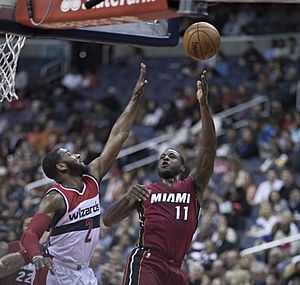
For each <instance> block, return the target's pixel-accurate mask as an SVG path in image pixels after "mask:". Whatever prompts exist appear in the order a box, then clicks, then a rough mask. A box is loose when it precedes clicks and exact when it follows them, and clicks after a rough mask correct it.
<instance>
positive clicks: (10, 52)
mask: <svg viewBox="0 0 300 285" xmlns="http://www.w3.org/2000/svg"><path fill="white" fill-rule="evenodd" d="M25 39H26V37H25V36H22V35H14V34H5V42H4V43H1V44H0V80H1V82H0V102H2V101H3V100H4V99H6V100H7V101H9V102H11V101H12V100H13V99H16V100H17V99H18V96H17V94H16V92H15V76H16V70H17V63H18V59H19V55H20V51H21V49H22V47H23V46H24V43H25Z"/></svg>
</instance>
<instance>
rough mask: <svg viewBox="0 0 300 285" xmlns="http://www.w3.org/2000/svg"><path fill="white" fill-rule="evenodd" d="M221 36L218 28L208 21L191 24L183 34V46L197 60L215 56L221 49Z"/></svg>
mask: <svg viewBox="0 0 300 285" xmlns="http://www.w3.org/2000/svg"><path fill="white" fill-rule="evenodd" d="M220 44H221V38H220V34H219V32H218V30H217V29H216V28H215V27H214V26H213V25H211V24H209V23H206V22H198V23H194V24H192V25H190V26H189V27H188V28H187V29H186V31H185V32H184V35H183V48H184V50H185V51H186V52H187V53H188V55H189V56H191V57H192V58H194V59H196V60H206V59H209V58H211V57H213V56H214V55H215V54H216V53H217V52H218V50H219V48H220Z"/></svg>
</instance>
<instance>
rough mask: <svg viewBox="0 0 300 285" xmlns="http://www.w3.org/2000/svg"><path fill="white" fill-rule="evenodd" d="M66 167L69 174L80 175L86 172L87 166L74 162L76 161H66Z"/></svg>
mask: <svg viewBox="0 0 300 285" xmlns="http://www.w3.org/2000/svg"><path fill="white" fill-rule="evenodd" d="M66 164H67V166H68V169H69V173H70V175H74V176H77V175H80V176H82V175H83V174H85V173H87V172H88V166H87V165H85V164H82V163H76V162H73V161H72V162H71V161H68V162H66Z"/></svg>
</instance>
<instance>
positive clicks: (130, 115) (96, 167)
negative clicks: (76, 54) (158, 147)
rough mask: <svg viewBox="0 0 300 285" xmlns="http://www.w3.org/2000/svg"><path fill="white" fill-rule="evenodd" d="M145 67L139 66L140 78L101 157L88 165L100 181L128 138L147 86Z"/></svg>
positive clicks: (143, 65)
mask: <svg viewBox="0 0 300 285" xmlns="http://www.w3.org/2000/svg"><path fill="white" fill-rule="evenodd" d="M145 77H146V65H145V64H143V63H142V64H141V69H140V76H139V78H138V80H137V83H136V86H135V88H134V91H133V94H132V97H131V99H130V101H129V103H128V105H127V106H126V108H125V110H124V112H123V113H122V114H121V116H120V117H119V118H118V120H117V121H116V122H115V124H114V126H113V128H112V130H111V132H110V135H109V138H108V140H107V142H106V144H105V147H104V149H103V151H102V153H101V155H100V156H99V157H98V158H96V159H95V160H93V161H92V162H91V163H90V164H89V170H90V173H91V174H92V175H93V176H95V177H96V178H97V179H98V181H101V180H102V178H103V177H104V175H105V174H106V173H107V172H108V171H109V170H110V169H111V167H112V165H113V163H114V162H115V160H116V158H117V155H118V154H119V152H120V150H121V147H122V145H123V143H124V142H125V140H126V139H127V138H128V136H129V132H130V129H131V127H132V125H133V123H134V121H135V118H136V116H137V114H138V111H139V107H140V105H141V98H142V95H143V93H144V87H145V85H146V84H147V80H146V79H145Z"/></svg>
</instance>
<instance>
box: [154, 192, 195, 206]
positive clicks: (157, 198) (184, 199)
mask: <svg viewBox="0 0 300 285" xmlns="http://www.w3.org/2000/svg"><path fill="white" fill-rule="evenodd" d="M190 198H191V194H189V193H176V194H175V193H155V194H151V204H153V203H157V202H167V203H187V204H189V203H190Z"/></svg>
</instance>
